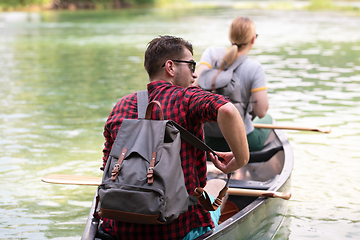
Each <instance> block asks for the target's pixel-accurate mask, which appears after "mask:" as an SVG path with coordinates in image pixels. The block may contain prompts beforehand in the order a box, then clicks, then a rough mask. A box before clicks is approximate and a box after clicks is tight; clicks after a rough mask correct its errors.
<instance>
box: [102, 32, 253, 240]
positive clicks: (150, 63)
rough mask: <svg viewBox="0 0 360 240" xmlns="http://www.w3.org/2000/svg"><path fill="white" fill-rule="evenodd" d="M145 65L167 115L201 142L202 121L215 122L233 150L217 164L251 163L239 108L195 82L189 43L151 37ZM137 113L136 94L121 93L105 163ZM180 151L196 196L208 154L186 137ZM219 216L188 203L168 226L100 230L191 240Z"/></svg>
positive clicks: (106, 222)
mask: <svg viewBox="0 0 360 240" xmlns="http://www.w3.org/2000/svg"><path fill="white" fill-rule="evenodd" d="M144 66H145V69H146V71H147V72H148V75H149V79H150V83H149V84H148V86H147V89H148V92H149V101H153V100H157V101H159V102H160V103H161V105H162V110H163V113H164V118H165V119H168V120H173V121H175V122H177V123H178V124H180V125H181V126H183V127H184V128H185V129H187V130H188V131H190V132H191V133H193V134H194V135H195V136H196V137H198V138H199V139H201V140H204V132H203V123H204V122H211V121H217V122H218V123H219V126H220V129H221V131H222V133H223V135H224V137H225V139H226V140H227V142H228V144H229V146H230V149H231V150H232V152H228V153H219V155H220V156H222V157H223V158H224V159H225V161H224V162H220V161H219V160H218V158H217V157H214V156H211V158H212V161H213V163H214V165H215V166H216V167H217V168H218V169H220V170H221V171H223V172H224V173H230V172H232V171H234V170H236V169H238V168H240V167H242V166H244V165H245V164H247V162H248V159H249V150H248V144H247V140H246V134H245V129H244V125H243V121H242V119H241V117H240V114H239V112H238V110H237V109H236V108H235V106H234V105H233V104H232V103H230V102H229V101H228V99H226V98H224V97H223V96H221V95H217V94H212V93H209V92H206V91H204V90H202V89H200V88H198V87H194V86H192V84H193V83H194V80H195V78H197V76H196V74H195V66H196V62H195V61H194V59H193V48H192V45H191V44H190V43H189V42H187V41H185V40H183V39H182V38H177V37H172V36H160V37H158V38H155V39H153V40H152V41H151V42H150V43H149V45H148V48H147V50H146V52H145V61H144ZM159 115H160V111H159V110H158V109H156V108H155V109H154V110H153V115H152V117H153V119H159V117H160V116H159ZM137 117H138V116H137V95H136V93H133V94H130V95H127V96H124V97H122V98H121V99H120V100H119V102H118V103H117V104H116V105H115V106H114V108H113V109H112V111H111V113H110V116H109V118H108V119H107V122H106V125H105V128H104V136H105V139H106V142H105V147H104V150H103V153H104V157H103V164H104V166H105V164H106V162H107V159H108V157H109V153H110V150H111V147H112V145H113V143H114V141H115V138H116V134H117V132H118V130H119V128H120V126H121V123H122V120H123V119H125V118H130V119H137ZM180 155H181V160H182V168H183V172H184V177H185V185H186V188H187V190H188V192H189V194H193V192H194V189H195V188H196V187H205V185H206V175H207V169H206V156H205V152H204V151H202V150H199V149H197V148H195V147H194V146H192V145H190V144H188V143H186V142H184V141H182V144H181V151H180ZM219 190H220V189H216V191H219ZM119 204H121V203H119ZM219 209H220V208H219ZM218 218H219V214H218V216H217V219H216V220H215V222H214V221H213V220H212V217H211V215H210V213H209V212H208V211H206V210H205V209H204V208H203V207H202V205H201V204H200V203H198V204H197V205H193V206H189V208H188V210H187V211H186V212H185V213H183V214H181V215H180V216H179V217H178V218H177V219H176V220H174V221H173V222H171V223H170V224H166V225H162V224H158V225H146V224H134V223H127V222H120V221H114V220H111V219H103V224H102V228H103V230H104V231H105V232H106V233H109V234H110V235H111V236H113V237H114V238H116V239H127V240H128V239H193V238H195V237H197V236H199V235H201V234H203V233H205V232H206V231H209V230H210V229H211V228H213V227H215V225H216V224H217V221H218Z"/></svg>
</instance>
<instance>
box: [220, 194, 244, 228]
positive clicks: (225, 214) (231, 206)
mask: <svg viewBox="0 0 360 240" xmlns="http://www.w3.org/2000/svg"><path fill="white" fill-rule="evenodd" d="M239 211H240V210H239V208H238V206H236V204H235V203H234V202H232V201H229V200H228V201H226V202H225V207H224V209H223V210H222V211H221V216H220V219H219V224H221V223H223V222H224V221H226V219H228V218H230V217H232V216H234V215H235V214H236V213H238V212H239Z"/></svg>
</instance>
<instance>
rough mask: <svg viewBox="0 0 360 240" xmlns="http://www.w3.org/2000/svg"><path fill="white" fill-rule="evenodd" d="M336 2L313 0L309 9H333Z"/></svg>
mask: <svg viewBox="0 0 360 240" xmlns="http://www.w3.org/2000/svg"><path fill="white" fill-rule="evenodd" d="M332 8H334V4H333V2H332V0H311V1H310V5H309V9H311V10H320V9H332Z"/></svg>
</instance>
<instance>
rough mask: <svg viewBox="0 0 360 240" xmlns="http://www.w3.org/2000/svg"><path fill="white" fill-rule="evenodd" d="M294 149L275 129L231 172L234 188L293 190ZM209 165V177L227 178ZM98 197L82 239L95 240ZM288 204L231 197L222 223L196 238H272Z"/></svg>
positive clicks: (265, 199) (271, 200)
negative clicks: (261, 146) (239, 167)
mask: <svg viewBox="0 0 360 240" xmlns="http://www.w3.org/2000/svg"><path fill="white" fill-rule="evenodd" d="M293 162H294V159H293V153H292V148H291V146H290V144H289V141H288V139H287V138H286V136H285V134H284V132H283V131H282V130H279V129H273V130H272V131H271V133H270V135H269V138H268V139H267V141H266V143H265V147H264V148H263V149H262V150H261V151H258V152H251V154H250V160H249V163H248V164H247V165H246V166H244V167H242V168H241V169H238V170H237V171H236V172H234V173H232V177H231V180H230V183H229V187H230V188H231V189H236V188H241V189H253V190H262V191H275V192H285V191H289V190H290V182H291V172H292V168H293ZM211 164H212V163H211V162H208V171H209V173H208V178H209V179H211V178H226V177H225V175H224V174H221V173H220V172H219V171H216V170H214V168H212V167H211ZM94 205H95V198H94V201H93V204H92V207H91V209H90V213H89V216H88V219H87V223H86V226H85V229H84V232H83V235H82V238H81V239H83V240H90V239H91V240H93V239H95V234H96V232H97V229H98V225H99V220H98V219H96V218H93V213H94ZM287 209H288V207H287V201H286V200H283V199H281V198H265V197H251V196H237V195H229V198H228V201H227V202H226V207H225V209H224V212H223V214H222V216H221V218H220V224H219V225H218V226H217V227H215V228H214V229H212V230H211V231H209V232H207V233H205V234H204V235H202V236H200V237H198V238H197V240H202V239H272V238H273V237H274V236H275V234H276V233H277V231H278V229H279V228H280V226H281V224H282V222H283V220H284V217H285V215H286V213H287Z"/></svg>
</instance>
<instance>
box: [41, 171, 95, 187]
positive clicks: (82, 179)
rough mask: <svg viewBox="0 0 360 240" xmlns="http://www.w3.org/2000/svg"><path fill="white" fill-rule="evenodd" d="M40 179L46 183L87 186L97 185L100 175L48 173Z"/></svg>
mask: <svg viewBox="0 0 360 240" xmlns="http://www.w3.org/2000/svg"><path fill="white" fill-rule="evenodd" d="M41 180H42V181H43V182H46V183H56V184H73V185H89V186H98V185H100V183H101V178H100V177H89V176H80V175H68V174H50V175H47V176H45V177H43V179H41Z"/></svg>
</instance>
